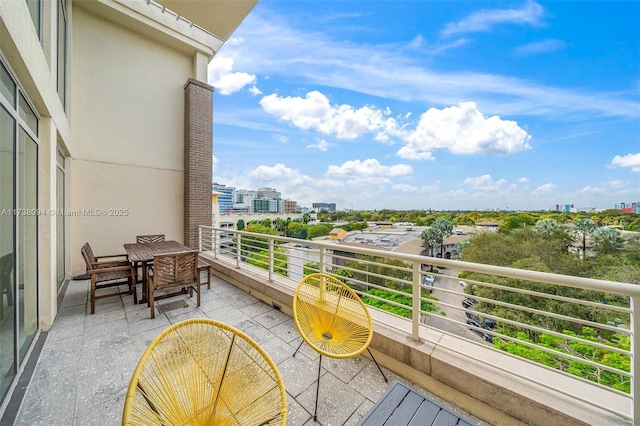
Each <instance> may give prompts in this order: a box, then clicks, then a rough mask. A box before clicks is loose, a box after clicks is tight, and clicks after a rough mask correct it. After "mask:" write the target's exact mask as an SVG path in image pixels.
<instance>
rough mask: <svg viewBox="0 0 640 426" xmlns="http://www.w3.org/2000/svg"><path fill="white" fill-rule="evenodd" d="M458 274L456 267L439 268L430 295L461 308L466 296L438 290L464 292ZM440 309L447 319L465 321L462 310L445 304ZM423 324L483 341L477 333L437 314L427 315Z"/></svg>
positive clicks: (465, 317)
mask: <svg viewBox="0 0 640 426" xmlns="http://www.w3.org/2000/svg"><path fill="white" fill-rule="evenodd" d="M459 274H460V270H459V269H456V268H445V269H441V270H440V273H438V274H435V276H436V280H435V283H434V286H433V293H432V296H434V297H437V298H438V299H440V301H441V302H443V303H447V304H449V305H453V306H459V307H461V308H462V300H463V299H464V298H465V297H466V296H464V295H459V294H453V293H449V292H446V291H441V290H440V289H443V288H444V289H447V290H452V291H458V292H464V289H463V288H462V287H461V286H460V280H459V279H458V275H459ZM442 311H444V312H445V313H446V318H448V319H453V320H456V321H458V322H461V323H463V324H465V323H466V321H467V316H466V315H465V313H464V311H462V310H457V309H451V308H448V307H446V306H445V307H443V308H442ZM425 324H427V325H429V326H431V327H434V328H437V329H441V330H444V331H447V332H449V333H452V334H455V335H457V336H462V337H466V338H468V339H472V340H474V341H478V342H484V340H483V339H482V338H481V337H480V335H479V334H478V333H475V332H473V331H472V330H469V328H468V327H465V326H462V325H459V324H455V323H453V322H451V321H447V320H445V319H442V318H441V317H440V316H439V315H438V314H433V315H430V316H429V317H427V318H426V322H425Z"/></svg>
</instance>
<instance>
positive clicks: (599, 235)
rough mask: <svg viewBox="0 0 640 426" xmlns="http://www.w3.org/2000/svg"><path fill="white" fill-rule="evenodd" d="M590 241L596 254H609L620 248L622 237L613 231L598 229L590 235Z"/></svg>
mask: <svg viewBox="0 0 640 426" xmlns="http://www.w3.org/2000/svg"><path fill="white" fill-rule="evenodd" d="M591 239H592V242H593V245H594V247H595V249H596V251H597V252H598V253H602V254H610V253H614V252H616V251H617V250H618V249H619V248H620V247H622V237H621V236H620V232H618V231H616V230H615V229H607V228H598V229H596V230H595V231H593V233H592V234H591Z"/></svg>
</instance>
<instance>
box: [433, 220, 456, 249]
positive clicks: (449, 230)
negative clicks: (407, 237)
mask: <svg viewBox="0 0 640 426" xmlns="http://www.w3.org/2000/svg"><path fill="white" fill-rule="evenodd" d="M431 227H432V228H435V229H438V230H439V231H440V233H439V234H438V236H439V240H438V246H440V257H442V249H443V248H444V247H443V245H442V242H443V241H444V239H445V238H447V237H450V236H451V235H452V234H453V225H452V224H451V222H450V221H448V220H447V219H437V220H436V221H435V222H433V225H431Z"/></svg>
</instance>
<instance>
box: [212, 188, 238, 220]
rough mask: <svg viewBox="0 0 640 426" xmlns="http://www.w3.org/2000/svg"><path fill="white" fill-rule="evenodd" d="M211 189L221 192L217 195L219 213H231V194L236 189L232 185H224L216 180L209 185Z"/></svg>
mask: <svg viewBox="0 0 640 426" xmlns="http://www.w3.org/2000/svg"><path fill="white" fill-rule="evenodd" d="M211 189H212V190H213V191H217V192H219V193H220V194H221V195H218V205H219V206H220V214H227V213H233V198H234V196H233V194H234V192H235V190H236V189H235V188H234V187H232V186H226V185H222V184H219V183H216V182H214V183H213V184H212V185H211Z"/></svg>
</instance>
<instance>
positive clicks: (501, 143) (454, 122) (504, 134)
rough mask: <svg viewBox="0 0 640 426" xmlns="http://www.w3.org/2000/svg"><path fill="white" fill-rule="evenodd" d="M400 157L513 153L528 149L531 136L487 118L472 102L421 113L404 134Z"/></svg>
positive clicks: (510, 123)
mask: <svg viewBox="0 0 640 426" xmlns="http://www.w3.org/2000/svg"><path fill="white" fill-rule="evenodd" d="M403 139H404V140H405V141H406V145H405V146H404V147H403V148H401V149H400V150H399V151H398V152H397V155H398V156H399V157H401V158H410V159H425V158H430V156H431V153H430V152H431V151H432V150H436V149H441V150H447V151H450V152H452V153H454V154H499V155H504V154H512V153H514V152H518V151H522V150H525V149H530V148H531V146H530V145H529V140H530V139H531V136H530V135H529V134H528V133H527V132H526V131H524V130H523V129H522V128H520V127H519V126H518V123H516V122H515V121H510V120H503V119H501V118H500V117H498V116H492V117H486V116H485V115H484V114H482V113H481V112H480V111H479V110H478V109H477V107H476V104H475V103H473V102H464V103H461V104H459V105H458V106H452V107H449V108H443V109H437V108H430V109H429V110H428V111H427V112H425V113H423V114H422V116H421V117H420V121H419V123H418V125H417V127H416V129H415V130H413V131H411V132H409V133H408V134H406V135H405V136H404V137H403Z"/></svg>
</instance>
